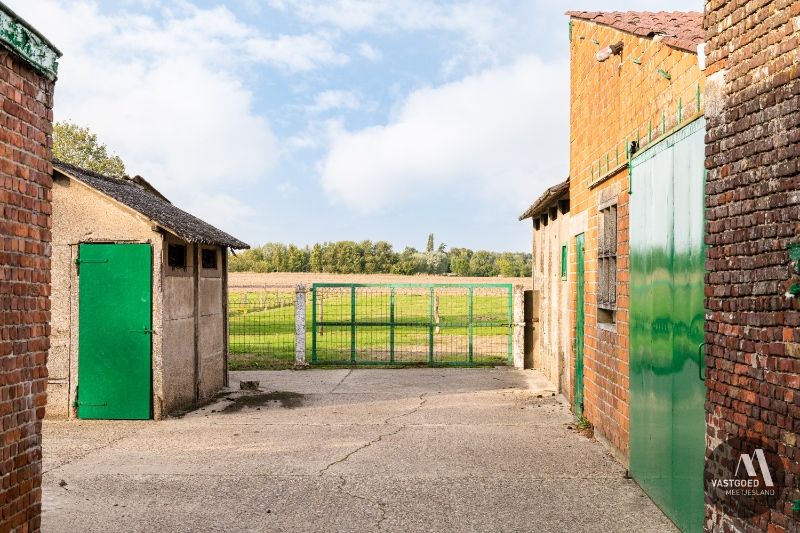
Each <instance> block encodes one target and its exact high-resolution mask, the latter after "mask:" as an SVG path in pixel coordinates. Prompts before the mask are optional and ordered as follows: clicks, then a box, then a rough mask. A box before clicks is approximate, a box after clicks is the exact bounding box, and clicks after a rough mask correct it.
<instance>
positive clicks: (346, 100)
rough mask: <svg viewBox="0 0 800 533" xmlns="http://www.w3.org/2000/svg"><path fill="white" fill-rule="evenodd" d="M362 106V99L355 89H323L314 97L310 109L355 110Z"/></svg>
mask: <svg viewBox="0 0 800 533" xmlns="http://www.w3.org/2000/svg"><path fill="white" fill-rule="evenodd" d="M360 107H361V99H360V98H359V97H358V95H357V94H356V93H354V92H353V91H322V92H321V93H319V94H317V96H316V97H315V98H314V103H313V104H312V105H311V106H309V108H308V110H309V111H310V112H312V113H324V112H326V111H331V110H334V109H346V110H354V109H359V108H360Z"/></svg>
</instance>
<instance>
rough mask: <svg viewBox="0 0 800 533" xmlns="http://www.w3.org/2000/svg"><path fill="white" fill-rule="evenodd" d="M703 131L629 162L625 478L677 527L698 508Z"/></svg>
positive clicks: (698, 127) (686, 524)
mask: <svg viewBox="0 0 800 533" xmlns="http://www.w3.org/2000/svg"><path fill="white" fill-rule="evenodd" d="M704 135H705V121H704V120H703V119H699V120H696V121H695V122H692V123H690V124H689V125H687V126H685V127H684V128H682V129H681V130H679V131H678V132H676V133H675V134H674V135H671V136H670V137H668V138H667V139H665V140H663V141H661V142H659V143H658V144H656V145H654V146H653V147H652V148H649V149H647V150H645V151H643V152H642V153H640V154H637V155H636V156H635V157H634V158H633V160H632V161H631V190H632V193H631V196H630V262H631V273H630V291H631V298H630V301H631V310H630V335H631V339H630V388H631V390H630V450H631V452H630V453H631V474H632V475H633V477H634V479H636V481H637V482H638V483H639V484H640V485H641V486H642V487H643V488H644V489H645V491H646V492H647V493H648V494H649V495H650V497H651V498H652V499H653V501H655V502H656V504H657V505H659V507H661V509H662V510H664V512H665V513H666V514H667V515H668V516H669V517H670V518H671V519H672V520H673V521H674V522H675V523H676V524H677V525H678V526H679V527H680V528H681V529H682V530H684V531H702V529H703V514H704V496H703V464H704V456H705V411H704V402H705V397H706V390H705V385H704V384H703V381H702V370H703V363H702V360H701V358H702V351H701V350H702V343H703V338H704V329H703V323H704V322H703V321H704V307H703V298H704V287H703V283H704V257H705V255H704V248H703V246H704V235H705V216H704V198H705V192H704V191H705V168H704V162H705V142H704Z"/></svg>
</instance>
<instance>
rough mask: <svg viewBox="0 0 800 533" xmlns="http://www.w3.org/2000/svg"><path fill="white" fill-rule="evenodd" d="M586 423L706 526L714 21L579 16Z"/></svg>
mask: <svg viewBox="0 0 800 533" xmlns="http://www.w3.org/2000/svg"><path fill="white" fill-rule="evenodd" d="M568 15H569V18H570V21H569V34H570V52H571V58H570V65H571V68H570V82H571V88H570V163H569V175H570V186H569V203H570V219H571V221H570V235H568V243H569V246H568V251H569V254H570V261H569V263H570V268H569V269H568V282H569V284H570V293H571V297H570V299H569V304H570V307H571V309H570V314H571V318H572V325H571V330H572V335H571V338H572V341H573V342H574V354H573V357H572V358H571V361H572V368H571V369H570V372H571V374H572V377H573V386H572V389H571V390H569V391H568V392H569V396H570V398H571V401H572V404H573V407H574V410H575V414H576V415H577V416H579V417H580V416H585V417H586V418H587V419H588V420H589V421H590V422H591V423H592V424H593V425H594V429H595V435H596V436H597V438H598V439H599V440H601V441H602V442H604V443H605V444H606V445H607V446H608V447H609V449H610V450H611V451H612V452H613V453H614V454H615V455H616V456H617V458H618V459H619V460H620V461H622V462H623V463H624V464H625V465H627V466H629V470H630V472H631V475H632V476H633V477H634V478H635V479H636V481H637V482H638V483H639V484H640V485H641V486H642V487H643V488H644V489H645V490H646V491H647V492H648V494H649V495H650V496H651V497H652V498H653V500H654V501H655V502H656V504H658V505H659V506H660V507H661V508H662V509H663V510H664V511H665V513H666V514H667V515H668V516H669V517H670V518H671V519H672V520H673V521H675V523H676V524H677V525H678V526H680V527H681V528H683V529H684V530H687V531H695V530H697V529H698V528H700V527H701V524H702V517H703V453H704V450H705V443H704V424H703V412H704V409H703V401H704V398H705V389H704V388H703V383H702V381H701V380H700V377H699V369H700V363H699V359H698V345H699V344H700V343H701V342H702V337H703V334H702V332H703V281H702V280H703V231H702V230H703V180H704V168H703V161H704V154H703V135H704V118H703V107H704V102H703V97H702V95H703V92H704V88H705V87H704V86H705V77H704V74H703V72H702V69H703V67H704V65H703V59H704V56H703V54H702V53H700V54H698V47H700V48H699V49H700V50H701V52H702V46H700V45H701V44H702V42H703V39H704V31H703V15H702V13H664V12H661V13H645V12H605V13H602V12H601V13H598V12H583V11H579V12H578V11H576V12H569V13H568Z"/></svg>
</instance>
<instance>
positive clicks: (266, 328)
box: [228, 286, 297, 370]
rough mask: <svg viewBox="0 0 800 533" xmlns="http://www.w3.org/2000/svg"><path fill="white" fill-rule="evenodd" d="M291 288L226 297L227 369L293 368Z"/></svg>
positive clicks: (293, 301) (293, 293) (293, 303)
mask: <svg viewBox="0 0 800 533" xmlns="http://www.w3.org/2000/svg"><path fill="white" fill-rule="evenodd" d="M296 298H297V290H296V288H295V287H290V286H285V287H259V288H256V287H254V288H252V289H245V290H242V291H235V292H231V293H230V294H229V295H228V335H229V339H228V352H229V354H230V355H229V361H230V365H231V368H232V369H234V370H236V369H247V368H291V367H293V366H294V364H295V310H296Z"/></svg>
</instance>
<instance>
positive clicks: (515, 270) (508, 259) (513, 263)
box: [495, 252, 520, 278]
mask: <svg viewBox="0 0 800 533" xmlns="http://www.w3.org/2000/svg"><path fill="white" fill-rule="evenodd" d="M495 265H496V266H497V270H498V272H499V273H500V275H501V276H504V277H506V278H514V277H517V276H519V266H520V265H519V261H517V258H516V257H515V256H514V254H512V253H508V252H506V253H503V254H500V256H499V257H498V258H497V261H496V262H495Z"/></svg>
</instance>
